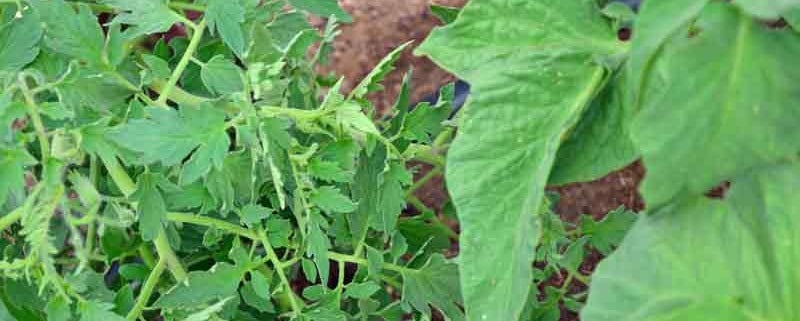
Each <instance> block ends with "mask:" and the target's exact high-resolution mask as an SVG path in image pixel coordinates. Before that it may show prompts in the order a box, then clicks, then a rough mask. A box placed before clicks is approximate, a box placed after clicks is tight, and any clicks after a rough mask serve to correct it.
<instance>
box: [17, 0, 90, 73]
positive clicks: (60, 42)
mask: <svg viewBox="0 0 800 321" xmlns="http://www.w3.org/2000/svg"><path fill="white" fill-rule="evenodd" d="M29 3H30V4H31V6H32V7H33V8H34V10H35V11H36V12H37V13H38V14H39V17H40V19H41V20H42V23H44V29H45V31H46V34H45V41H46V43H47V45H48V46H49V47H50V48H53V50H55V51H57V52H59V53H62V54H65V55H68V56H70V57H72V58H75V59H78V60H81V61H83V62H86V63H89V64H92V65H101V64H102V63H103V61H105V60H104V57H103V49H104V48H105V40H104V39H105V38H104V37H103V31H102V29H100V25H99V24H98V23H97V18H96V17H95V16H94V14H93V13H92V10H91V9H89V7H87V6H85V5H79V6H78V11H77V12H75V10H73V8H72V7H71V6H70V5H69V4H67V3H66V2H64V1H63V0H30V1H29Z"/></svg>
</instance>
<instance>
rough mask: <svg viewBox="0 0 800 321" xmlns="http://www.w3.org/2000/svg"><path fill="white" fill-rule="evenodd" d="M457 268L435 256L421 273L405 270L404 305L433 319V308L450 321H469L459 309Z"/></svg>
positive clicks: (420, 270) (403, 273) (440, 256)
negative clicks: (406, 304) (431, 308)
mask: <svg viewBox="0 0 800 321" xmlns="http://www.w3.org/2000/svg"><path fill="white" fill-rule="evenodd" d="M458 273H459V272H458V268H457V266H456V265H455V264H453V263H450V262H448V261H447V260H445V258H444V257H443V256H442V255H440V254H436V255H433V256H431V257H430V259H428V262H427V263H425V265H424V266H423V267H422V268H421V269H419V270H410V269H409V270H405V271H403V272H402V273H401V274H402V275H403V301H404V302H406V303H408V304H410V305H411V306H412V307H413V308H414V309H415V310H417V311H419V312H422V313H423V314H425V315H426V316H427V317H428V318H430V317H431V310H430V307H429V305H430V306H433V307H435V308H437V309H439V311H441V312H442V313H443V314H444V315H445V316H446V318H447V319H448V320H452V321H463V320H466V319H465V317H464V314H463V313H462V312H461V309H459V307H458V304H461V295H459V294H460V293H461V291H460V290H459V280H458V279H459V278H458Z"/></svg>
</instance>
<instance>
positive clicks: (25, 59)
mask: <svg viewBox="0 0 800 321" xmlns="http://www.w3.org/2000/svg"><path fill="white" fill-rule="evenodd" d="M42 32H43V30H42V27H41V25H40V23H39V21H38V19H36V17H35V16H34V15H33V14H31V13H30V12H28V13H26V14H25V15H24V16H23V17H22V18H20V19H19V20H16V21H15V22H14V23H11V24H6V25H4V26H2V27H0V71H8V72H15V71H18V70H20V69H22V68H23V67H25V66H26V65H27V64H29V63H31V62H32V61H33V60H34V59H36V56H37V55H38V54H39V46H38V45H39V40H40V39H41V38H42Z"/></svg>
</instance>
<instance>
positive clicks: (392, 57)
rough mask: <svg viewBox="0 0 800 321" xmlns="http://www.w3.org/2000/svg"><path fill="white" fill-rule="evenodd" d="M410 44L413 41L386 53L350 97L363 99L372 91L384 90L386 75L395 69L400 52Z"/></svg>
mask: <svg viewBox="0 0 800 321" xmlns="http://www.w3.org/2000/svg"><path fill="white" fill-rule="evenodd" d="M410 44H411V42H406V43H404V44H402V45H400V46H399V47H397V48H395V49H394V50H392V52H390V53H389V54H388V55H386V57H384V58H383V59H382V60H381V61H380V62H379V63H378V64H377V65H376V66H375V68H373V69H372V71H370V72H369V74H367V76H366V77H364V79H362V80H361V82H360V83H359V84H358V85H357V86H356V87H355V88H354V89H353V90H352V91H351V92H350V96H348V98H356V99H361V98H364V97H365V96H366V95H367V94H368V93H370V92H374V91H380V90H382V89H383V86H381V85H380V83H381V82H382V81H383V79H384V78H385V77H386V75H388V74H389V73H390V72H391V71H392V70H394V63H395V61H397V59H398V58H400V54H401V53H403V50H405V49H406V47H408V46H409V45H410Z"/></svg>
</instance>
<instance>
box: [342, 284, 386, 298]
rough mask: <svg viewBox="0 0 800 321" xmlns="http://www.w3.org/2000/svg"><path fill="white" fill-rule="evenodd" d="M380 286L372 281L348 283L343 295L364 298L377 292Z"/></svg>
mask: <svg viewBox="0 0 800 321" xmlns="http://www.w3.org/2000/svg"><path fill="white" fill-rule="evenodd" d="M380 289H381V287H380V286H379V285H377V284H375V283H374V282H364V283H350V284H348V285H347V287H346V288H345V291H344V295H345V296H348V297H351V298H354V299H366V298H369V297H371V296H372V295H373V294H375V293H376V292H378V290H380Z"/></svg>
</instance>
